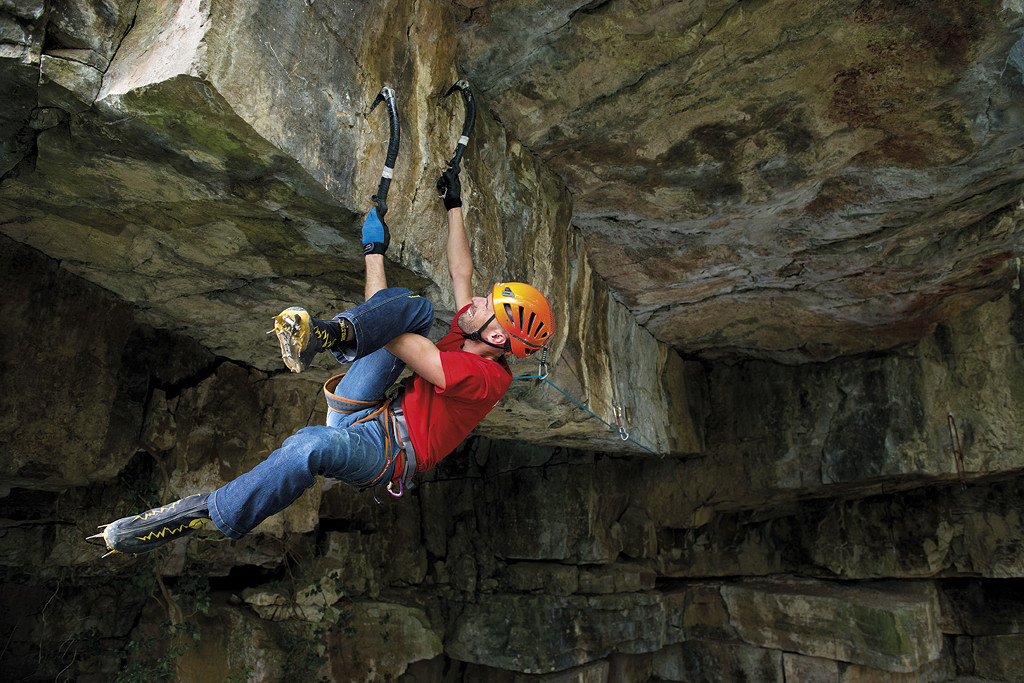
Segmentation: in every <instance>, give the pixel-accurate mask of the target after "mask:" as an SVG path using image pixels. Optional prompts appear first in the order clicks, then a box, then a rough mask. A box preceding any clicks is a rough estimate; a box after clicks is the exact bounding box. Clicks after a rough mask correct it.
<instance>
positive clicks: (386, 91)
mask: <svg viewBox="0 0 1024 683" xmlns="http://www.w3.org/2000/svg"><path fill="white" fill-rule="evenodd" d="M381 102H384V103H386V104H387V107H388V120H389V121H390V122H391V135H390V138H389V139H388V154H387V157H385V159H384V170H383V171H381V174H380V185H378V186H377V194H375V195H373V197H371V199H372V200H373V203H374V204H375V205H376V206H377V217H378V218H381V219H383V218H384V214H386V213H387V212H388V189H389V188H390V187H391V178H392V177H393V176H394V175H395V160H396V159H398V143H399V142H400V140H401V137H402V134H401V130H400V129H399V126H398V108H397V107H396V106H395V91H394V90H392V89H391V88H389V87H387V86H384V87H383V88H381V89H380V92H379V93H377V98H376V99H374V101H373V104H371V105H370V111H368V112H367V113H366V115H367V116H369V115H370V114H371V113H373V110H374V108H376V106H377V105H378V104H380V103H381Z"/></svg>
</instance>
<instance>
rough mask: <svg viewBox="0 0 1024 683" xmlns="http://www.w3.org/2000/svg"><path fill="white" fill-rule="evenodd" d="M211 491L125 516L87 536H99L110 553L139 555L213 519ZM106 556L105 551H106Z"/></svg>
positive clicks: (96, 537) (90, 538) (180, 536)
mask: <svg viewBox="0 0 1024 683" xmlns="http://www.w3.org/2000/svg"><path fill="white" fill-rule="evenodd" d="M209 495H210V494H209V493H197V494H195V495H193V496H188V497H187V498H182V499H181V500H176V501H174V502H173V503H168V504H167V505H161V506H160V507H157V508H153V509H152V510H147V511H146V512H143V513H142V514H140V515H135V516H133V517H122V518H121V519H119V520H117V521H116V522H111V523H110V524H107V525H106V526H101V527H100V529H102V530H103V531H102V532H101V533H98V534H96V535H95V536H90V537H89V538H88V539H87V540H90V541H91V540H100V539H102V541H103V542H104V543H105V544H106V546H107V550H109V551H110V553H107V554H108V555H109V554H111V553H115V552H117V553H129V554H134V555H137V554H139V553H146V552H149V551H150V550H154V549H156V548H159V547H160V546H162V545H164V544H166V543H169V542H171V541H173V540H175V539H177V538H182V537H184V536H188V535H189V534H191V533H192V532H193V531H195V530H196V529H198V528H199V527H201V526H203V525H204V524H206V523H207V522H209V521H210V510H209V508H207V507H206V499H207V497H208V496H209ZM104 557H106V555H104Z"/></svg>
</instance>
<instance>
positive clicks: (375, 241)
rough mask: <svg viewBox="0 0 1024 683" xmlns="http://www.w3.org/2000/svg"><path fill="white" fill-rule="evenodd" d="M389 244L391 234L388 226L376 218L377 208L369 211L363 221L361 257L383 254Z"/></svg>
mask: <svg viewBox="0 0 1024 683" xmlns="http://www.w3.org/2000/svg"><path fill="white" fill-rule="evenodd" d="M389 244H391V232H390V231H389V230H388V225H387V223H385V222H384V221H382V220H381V219H380V218H379V217H378V216H377V207H376V206H375V207H373V208H372V209H370V213H368V214H366V220H365V221H363V256H366V255H367V254H383V253H384V252H386V251H387V250H388V245H389Z"/></svg>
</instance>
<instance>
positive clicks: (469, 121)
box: [441, 80, 476, 171]
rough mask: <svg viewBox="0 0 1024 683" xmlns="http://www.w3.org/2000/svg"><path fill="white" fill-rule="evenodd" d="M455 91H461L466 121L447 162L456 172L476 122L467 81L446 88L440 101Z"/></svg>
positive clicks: (474, 104)
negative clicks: (450, 158) (453, 152)
mask: <svg viewBox="0 0 1024 683" xmlns="http://www.w3.org/2000/svg"><path fill="white" fill-rule="evenodd" d="M456 90H461V91H462V99H463V101H464V102H465V104H466V119H465V121H464V122H463V124H462V135H461V136H460V137H459V142H458V144H457V145H455V154H453V155H452V160H451V161H449V162H448V165H449V166H451V167H452V168H454V169H455V170H456V171H458V170H459V164H460V163H461V161H462V153H463V152H465V151H466V145H468V144H469V134H470V133H472V132H473V124H474V123H475V122H476V102H474V101H473V91H472V90H470V89H469V81H465V80H462V81H457V82H456V83H455V85H453V86H452V87H450V88H448V92H446V93H445V94H444V95H442V96H441V99H442V100H443V99H444V98H446V97H448V96H449V95H451V94H452V93H453V92H455V91H456Z"/></svg>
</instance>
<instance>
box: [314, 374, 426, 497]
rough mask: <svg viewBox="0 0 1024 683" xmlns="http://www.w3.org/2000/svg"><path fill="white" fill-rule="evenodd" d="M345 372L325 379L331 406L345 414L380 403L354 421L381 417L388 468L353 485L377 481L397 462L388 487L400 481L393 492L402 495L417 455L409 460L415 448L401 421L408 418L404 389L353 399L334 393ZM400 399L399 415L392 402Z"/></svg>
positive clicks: (328, 404)
mask: <svg viewBox="0 0 1024 683" xmlns="http://www.w3.org/2000/svg"><path fill="white" fill-rule="evenodd" d="M344 376H345V373H342V374H340V375H335V376H334V377H331V378H330V379H329V380H327V381H326V382H325V383H324V396H325V397H326V399H327V409H328V410H332V411H334V412H336V413H341V414H342V415H351V414H352V413H355V412H358V411H360V410H366V409H367V408H371V407H374V406H376V409H375V410H373V411H372V412H370V413H368V414H367V415H366V416H364V417H362V418H360V419H358V420H356V421H355V422H353V423H352V424H362V423H364V422H369V421H370V420H377V421H378V422H380V423H381V426H382V427H383V428H384V468H383V469H382V470H381V471H380V472H379V473H377V475H376V476H374V477H371V478H370V479H368V480H366V481H363V482H353V483H352V485H353V486H356V487H360V486H366V485H368V484H370V483H372V482H374V481H376V480H377V479H379V478H380V477H381V476H383V474H384V473H385V472H387V470H388V468H389V467H391V464H392V463H394V465H395V469H394V473H393V474H392V477H391V482H390V483H389V484H388V491H389V492H390V491H391V487H392V486H393V485H397V486H398V487H399V493H398V494H394V493H393V492H392V495H397V496H401V495H402V490H403V489H404V484H405V481H406V479H407V478H408V477H407V476H406V475H407V474H408V475H409V476H411V475H412V472H409V473H406V469H407V464H412V463H414V462H415V456H413V460H412V463H409V461H408V459H407V457H406V453H407V451H411V450H412V444H411V443H408V442H406V441H405V440H403V438H402V434H403V432H405V431H406V430H405V429H404V424H403V425H399V423H398V421H399V419H401V420H403V421H404V416H402V412H401V392H399V393H398V394H395V395H394V396H392V397H391V398H386V399H384V400H383V401H353V400H352V399H348V398H343V397H341V396H338V395H336V394H335V393H334V390H335V389H336V388H337V386H338V383H339V382H340V381H341V378H342V377H344ZM396 399H398V403H397V407H398V415H396V413H395V409H394V408H393V407H392V404H393V403H394V402H395V400H396ZM395 443H397V444H398V448H397V451H396V449H395V448H394V444H395Z"/></svg>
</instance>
